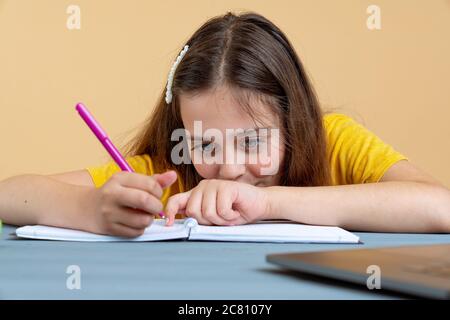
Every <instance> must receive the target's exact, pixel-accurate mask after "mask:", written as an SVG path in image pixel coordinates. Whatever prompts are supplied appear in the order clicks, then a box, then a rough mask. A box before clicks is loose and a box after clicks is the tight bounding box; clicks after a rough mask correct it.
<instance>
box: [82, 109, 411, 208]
mask: <svg viewBox="0 0 450 320" xmlns="http://www.w3.org/2000/svg"><path fill="white" fill-rule="evenodd" d="M324 127H325V131H326V136H327V148H328V160H329V163H330V169H331V182H332V184H333V185H343V184H359V183H370V182H378V181H379V180H380V179H381V178H382V177H383V175H384V173H385V172H386V170H387V169H388V168H389V167H390V166H392V165H393V164H394V163H396V162H397V161H400V160H403V159H407V158H406V157H405V156H403V155H402V154H400V153H399V152H397V151H395V150H394V149H393V148H392V147H391V146H390V145H388V144H386V143H384V142H383V141H382V140H381V139H380V138H378V137H377V136H376V135H375V134H374V133H372V132H370V131H369V130H368V129H366V128H365V127H363V126H362V125H360V124H359V123H357V122H356V121H354V120H353V119H352V118H350V117H348V116H346V115H343V114H336V113H331V114H326V115H325V116H324ZM126 160H127V162H128V163H129V164H130V166H131V167H132V168H133V169H134V170H135V171H136V172H137V173H141V174H144V175H152V174H154V173H155V171H154V167H153V163H152V160H151V159H150V157H149V156H148V155H146V154H144V155H137V156H134V157H128V158H127V159H126ZM86 169H87V170H88V171H89V173H90V175H91V177H92V180H93V181H94V184H95V186H96V187H97V188H98V187H101V186H102V185H103V184H104V183H105V182H106V181H107V180H108V179H109V178H110V177H111V176H112V175H113V174H114V173H116V172H118V171H120V168H119V167H118V166H117V164H116V163H115V162H114V161H112V160H111V161H109V162H108V163H106V164H103V165H101V166H93V167H88V168H86ZM183 191H184V187H183V181H182V177H180V176H178V183H177V184H176V185H172V186H171V187H169V188H167V189H165V190H164V194H163V196H162V198H161V201H162V202H163V204H164V205H166V202H167V199H168V198H169V196H171V195H172V194H175V193H178V192H183Z"/></svg>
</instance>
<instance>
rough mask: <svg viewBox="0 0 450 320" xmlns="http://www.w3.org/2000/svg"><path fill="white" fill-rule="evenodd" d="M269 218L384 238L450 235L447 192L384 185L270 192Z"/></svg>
mask: <svg viewBox="0 0 450 320" xmlns="http://www.w3.org/2000/svg"><path fill="white" fill-rule="evenodd" d="M269 189H270V191H269V194H270V197H269V199H270V200H269V202H270V209H269V210H270V211H271V212H270V214H269V215H270V216H271V218H275V219H289V220H293V221H298V222H301V223H306V224H316V225H334V226H340V227H343V228H347V229H350V230H360V231H384V232H450V191H449V190H448V189H447V188H445V187H440V186H435V185H431V184H426V183H420V182H409V181H408V182H403V181H389V182H380V183H368V184H357V185H343V186H326V187H270V188H269Z"/></svg>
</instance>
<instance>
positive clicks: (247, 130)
mask: <svg viewBox="0 0 450 320" xmlns="http://www.w3.org/2000/svg"><path fill="white" fill-rule="evenodd" d="M263 129H264V130H266V132H267V134H270V129H273V128H272V127H256V128H248V129H244V130H243V131H241V132H238V135H240V134H247V133H253V132H256V133H259V131H260V130H263ZM234 130H242V129H234ZM211 138H213V137H204V136H200V137H199V136H191V141H202V140H204V139H209V140H211Z"/></svg>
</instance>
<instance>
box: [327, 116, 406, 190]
mask: <svg viewBox="0 0 450 320" xmlns="http://www.w3.org/2000/svg"><path fill="white" fill-rule="evenodd" d="M326 127H327V138H328V156H329V162H330V167H331V174H332V180H333V184H335V185H339V184H359V183H372V182H379V180H380V179H381V178H382V177H383V175H384V174H385V172H386V171H387V170H388V169H389V167H391V166H392V165H393V164H394V163H396V162H398V161H400V160H407V158H406V157H405V156H404V155H402V154H401V153H400V152H398V151H396V150H394V148H393V147H392V146H390V145H389V144H387V143H385V142H384V141H382V140H381V139H380V138H379V137H378V136H376V135H375V134H374V133H372V132H371V131H370V130H368V129H367V128H365V127H364V126H362V125H361V124H359V123H357V122H356V121H354V120H353V119H352V118H350V117H348V116H345V115H338V114H336V115H334V116H332V117H329V118H328V121H327V123H326Z"/></svg>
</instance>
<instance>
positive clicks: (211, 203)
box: [165, 179, 269, 226]
mask: <svg viewBox="0 0 450 320" xmlns="http://www.w3.org/2000/svg"><path fill="white" fill-rule="evenodd" d="M268 197H269V195H268V191H267V188H263V187H255V186H253V185H250V184H246V183H241V182H236V181H230V180H215V179H205V180H202V181H200V183H199V184H198V185H197V186H196V187H195V188H193V189H192V190H190V191H187V192H183V193H178V194H175V195H173V196H171V197H170V198H169V200H168V201H167V205H166V210H165V214H166V219H167V222H166V226H171V225H172V224H173V223H174V220H175V215H176V214H177V213H183V214H185V215H186V216H188V217H192V218H195V219H196V220H197V221H198V223H199V224H203V225H213V224H214V225H225V226H229V225H239V224H246V223H250V222H255V221H258V220H263V219H268V214H269V209H268V207H269V200H268Z"/></svg>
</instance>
